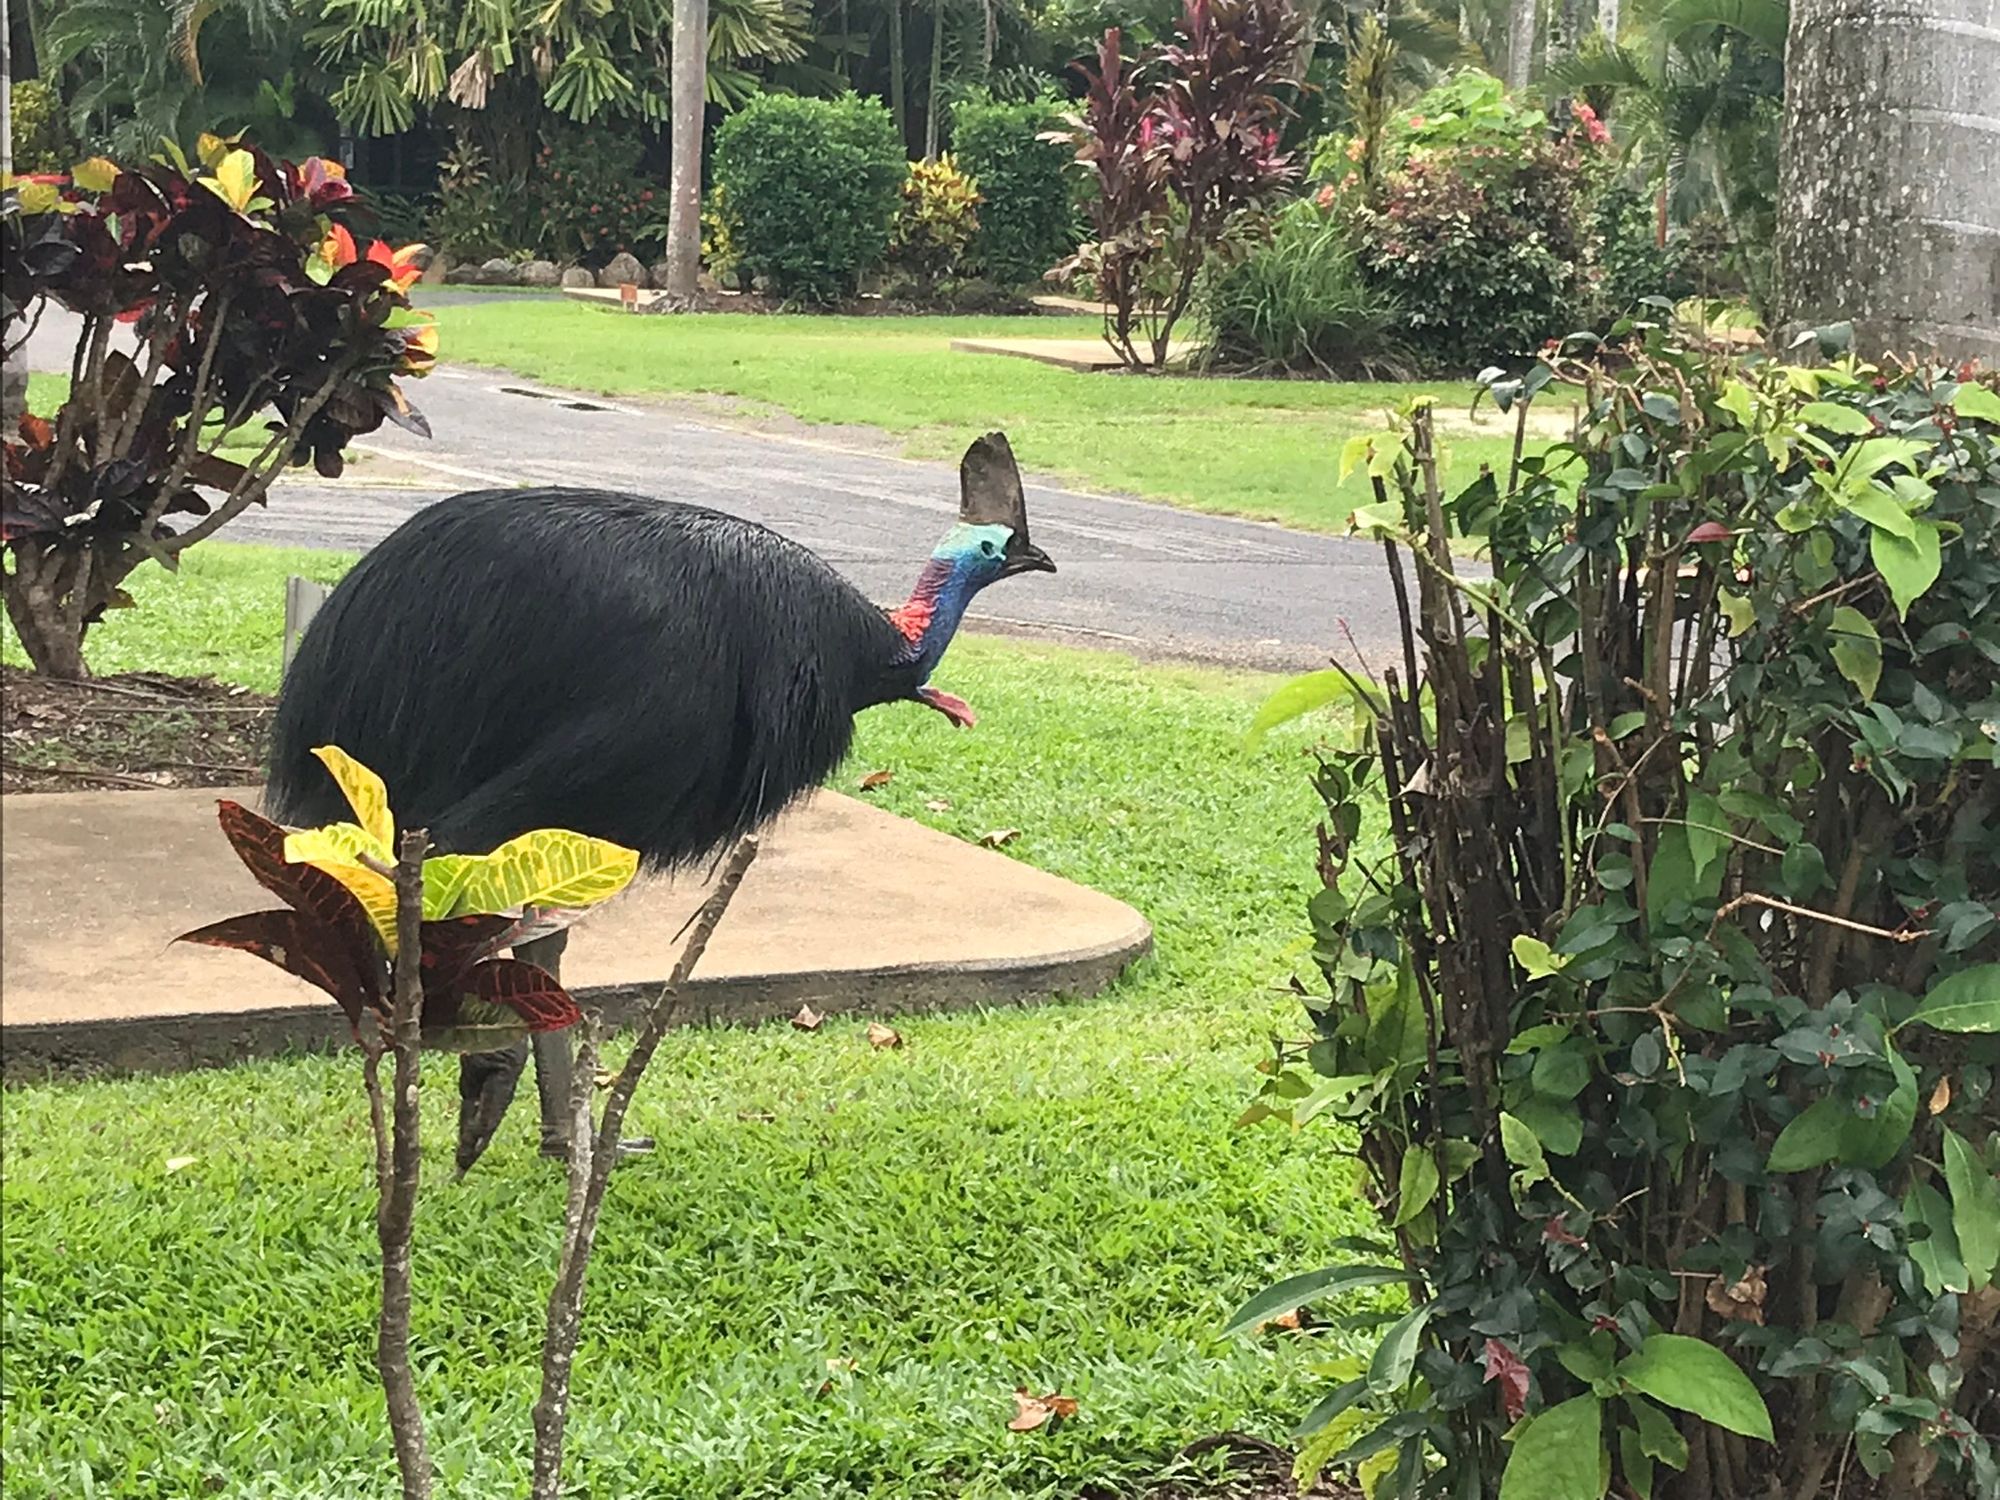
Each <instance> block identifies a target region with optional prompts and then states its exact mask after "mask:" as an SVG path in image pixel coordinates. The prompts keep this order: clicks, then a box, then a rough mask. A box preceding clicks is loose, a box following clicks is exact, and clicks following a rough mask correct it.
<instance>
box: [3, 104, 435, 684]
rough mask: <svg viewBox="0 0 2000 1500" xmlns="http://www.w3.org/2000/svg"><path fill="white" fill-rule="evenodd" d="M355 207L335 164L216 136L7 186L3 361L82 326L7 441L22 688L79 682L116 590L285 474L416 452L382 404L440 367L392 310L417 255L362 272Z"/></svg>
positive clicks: (431, 339) (416, 270)
mask: <svg viewBox="0 0 2000 1500" xmlns="http://www.w3.org/2000/svg"><path fill="white" fill-rule="evenodd" d="M353 200H354V194H353V190H352V189H351V188H350V187H349V185H348V183H347V181H346V177H345V174H344V172H343V170H342V169H341V167H340V166H339V164H337V163H335V162H329V161H323V160H319V159H313V160H309V161H306V162H303V163H298V164H294V163H291V162H284V161H276V160H273V159H272V158H271V157H269V156H267V155H265V154H264V153H263V152H262V151H260V150H258V149H257V148H256V147H255V146H252V145H249V144H247V143H245V142H243V141H241V140H224V139H221V138H218V137H215V136H204V137H203V138H202V140H201V143H200V146H199V149H198V151H197V159H196V160H194V161H190V160H188V159H187V158H186V157H185V156H184V155H183V154H182V153H181V151H180V150H179V148H178V147H176V146H174V145H172V144H171V143H168V144H167V145H166V147H165V149H164V153H163V154H162V155H160V156H158V157H156V158H154V159H153V160H151V161H148V162H144V163H141V164H138V165H129V166H124V167H121V166H118V165H116V164H114V163H112V162H110V161H107V160H105V159H103V158H97V159H95V160H92V161H87V162H84V163H82V164H80V165H79V166H77V167H76V168H75V169H74V170H73V171H72V172H71V174H70V178H69V182H68V185H67V186H64V187H59V186H57V185H55V184H52V183H48V182H42V181H32V182H23V183H18V184H15V183H10V184H8V191H7V193H6V201H5V210H4V225H5V245H4V270H5V283H6V289H5V294H4V303H0V312H4V314H5V320H6V329H7V333H6V342H7V346H8V349H9V350H10V351H12V350H13V349H15V348H17V347H18V346H19V344H20V343H21V342H22V341H24V340H25V339H26V337H27V336H28V334H29V333H30V332H32V331H33V329H34V327H35V325H36V324H37V323H38V322H39V320H40V318H41V315H42V313H43V311H44V310H45V308H46V307H47V306H48V305H49V304H51V303H53V304H55V305H57V306H60V307H63V308H67V309H68V310H69V311H70V312H72V313H75V314H78V315H79V316H80V318H81V325H80V329H79V333H78V337H77V343H76V347H75V351H74V354H73V356H72V358H71V361H70V379H69V390H68V394H67V396H66V398H65V399H64V400H63V402H62V404H61V406H60V408H59V409H58V410H57V411H56V413H55V415H54V417H53V419H45V418H44V417H42V416H37V415H34V414H32V413H25V412H24V413H21V414H19V416H18V420H17V421H16V422H15V425H14V429H13V430H11V431H9V432H7V433H6V434H5V466H6V477H7V485H6V495H5V500H4V504H0V555H4V558H5V564H6V569H5V575H4V595H5V599H6V604H7V613H8V616H9V618H10V619H11V620H12V622H13V624H14V628H15V630H16V631H17V632H18V633H19V635H20V638H21V644H22V646H23V648H24V649H25V650H26V652H27V655H28V658H29V660H30V661H31V662H32V663H33V664H34V666H35V667H36V669H37V670H39V671H43V672H47V673H50V674H52V675H55V676H62V677H80V676H83V675H84V673H85V666H84V659H83V640H84V636H85V634H86V632H87V631H88V629H89V627H90V626H91V625H92V624H93V623H95V622H96V621H97V620H98V619H99V618H100V617H101V616H102V614H103V612H104V611H105V610H106V609H111V608H120V607H125V606H128V605H130V603H131V599H130V597H129V596H128V595H127V594H126V593H125V591H124V589H123V584H124V581H125V579H126V578H127V576H128V575H130V573H131V572H132V570H133V569H134V568H136V567H138V566H139V565H140V564H141V563H143V562H145V561H146V560H147V559H148V558H151V559H153V560H155V561H157V562H159V563H161V564H162V565H163V566H165V567H167V568H170V569H171V568H174V567H175V566H177V561H178V558H179V555H180V553H181V552H183V551H184V550H186V549H187V548H188V547H190V546H192V545H193V544H194V543H196V542H198V541H201V540H202V539H203V538H205V537H208V536H211V535H213V534H214V533H215V532H216V531H217V530H219V529H220V528H221V527H222V526H224V525H226V524H227V523H228V522H229V521H230V520H232V519H233V518H234V517H236V516H237V515H240V514H241V513H242V512H243V511H244V510H245V509H247V508H248V507H249V506H251V505H254V504H259V503H262V501H263V499H264V496H265V492H266V491H267V490H268V489H269V487H270V485H271V482H272V480H273V479H275V478H276V477H277V475H278V474H279V473H280V472H281V471H282V470H283V469H284V468H285V467H286V466H287V465H289V464H294V463H304V462H307V461H308V460H310V461H311V462H312V463H313V464H314V466H315V467H316V468H317V469H318V470H319V472H320V473H322V474H325V475H329V476H331V475H336V474H338V473H339V472H340V469H341V463H342V453H343V450H344V449H345V448H346V446H347V444H348V442H349V441H350V440H351V439H352V438H354V437H356V436H358V435H360V434H363V433H368V432H372V431H374V430H375V429H376V428H378V427H379V426H381V424H382V423H383V422H384V421H385V420H387V421H393V422H396V423H398V424H399V425H401V426H404V427H407V428H410V429H412V430H413V431H416V432H419V433H422V434H424V435H426V436H428V434H429V428H428V427H427V426H426V425H425V423H424V420H423V418H422V417H421V416H419V415H418V414H417V412H416V411H415V410H413V409H412V407H411V406H410V404H409V401H408V400H407V398H406V397H405V396H404V394H403V392H402V390H401V389H400V387H399V386H398V384H397V380H398V377H400V376H405V375H422V374H424V373H425V372H426V371H427V370H428V369H429V367H430V364H431V361H432V359H433V357H434V356H435V353H436V347H437V331H436V329H435V327H434V326H433V325H432V323H431V322H430V320H429V318H428V315H426V314H424V313H420V312H418V311H416V310H414V309H413V308H412V307H411V306H410V302H409V296H408V292H409V288H410V286H411V284H412V283H413V282H414V281H415V280H416V279H417V277H418V275H419V274H420V270H421V268H420V265H419V264H418V262H419V260H420V259H421V256H420V252H421V249H422V247H421V246H409V247H405V248H403V249H400V250H392V249H391V248H390V247H389V246H387V245H385V244H383V243H381V242H380V241H377V242H375V243H374V244H373V245H371V246H370V247H369V248H368V249H367V250H366V251H365V252H364V251H362V250H361V249H360V248H359V246H358V245H357V243H356V241H355V239H354V236H353V233H352V230H351V229H350V228H349V227H347V225H346V224H344V223H341V222H339V220H340V219H341V218H343V217H345V216H348V215H350V214H352V213H354V212H355V211H356V210H355V205H354V201H353ZM121 325H122V326H121ZM9 417H10V419H13V418H14V417H15V414H14V413H11V412H10V413H9ZM260 420H261V422H262V424H263V425H262V427H261V429H260V428H257V427H254V426H252V425H250V424H255V423H258V422H259V421H260Z"/></svg>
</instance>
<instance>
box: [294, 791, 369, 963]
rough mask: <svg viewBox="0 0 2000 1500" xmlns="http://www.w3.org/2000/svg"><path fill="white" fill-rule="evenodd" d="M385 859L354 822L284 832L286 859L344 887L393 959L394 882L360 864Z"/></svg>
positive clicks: (363, 829)
mask: <svg viewBox="0 0 2000 1500" xmlns="http://www.w3.org/2000/svg"><path fill="white" fill-rule="evenodd" d="M364 854H365V855H367V856H368V857H369V858H371V859H374V860H377V861H379V862H383V863H386V862H387V854H386V851H385V850H384V849H383V847H382V845H381V844H380V842H378V841H377V839H376V838H375V836H374V835H373V834H372V833H370V832H369V831H368V830H367V829H365V828H362V827H360V826H359V825H358V824H354V823H329V824H327V826H326V827H324V828H305V829H301V830H299V831H298V832H296V833H288V834H286V835H285V858H286V859H287V860H289V861H291V862H292V863H293V864H295V865H311V866H312V867H313V868H314V869H315V870H319V871H321V872H323V873H324V874H327V875H331V876H332V877H333V878H334V879H335V880H337V881H339V882H340V883H341V884H342V885H343V886H345V887H346V888H347V890H348V892H349V894H351V895H352V896H353V897H354V899H355V900H356V901H359V902H360V903H361V909H362V910H363V911H364V912H366V913H367V914H368V923H369V925H370V926H371V927H373V928H374V929H375V932H376V935H377V936H378V937H380V938H381V939H382V946H383V947H384V948H386V949H387V950H388V951H389V955H390V956H391V957H392V958H393V957H394V956H395V953H396V883H395V881H393V880H391V879H390V878H389V877H388V876H387V875H384V874H382V873H381V872H380V871H378V870H371V869H369V868H368V866H367V865H366V864H365V863H363V861H362V856H363V855H364Z"/></svg>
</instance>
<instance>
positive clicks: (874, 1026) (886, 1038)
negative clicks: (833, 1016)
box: [868, 1021, 903, 1048]
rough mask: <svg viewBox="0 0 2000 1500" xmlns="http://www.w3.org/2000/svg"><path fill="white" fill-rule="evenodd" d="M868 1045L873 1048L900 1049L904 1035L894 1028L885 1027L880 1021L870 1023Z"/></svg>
mask: <svg viewBox="0 0 2000 1500" xmlns="http://www.w3.org/2000/svg"><path fill="white" fill-rule="evenodd" d="M868 1045H869V1046H871V1047H877V1048H880V1047H900V1046H902V1045H903V1033H902V1032H900V1031H898V1030H896V1028H895V1027H893V1026H884V1025H883V1024H882V1023H881V1022H880V1021H870V1022H869V1023H868Z"/></svg>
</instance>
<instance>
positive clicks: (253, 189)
mask: <svg viewBox="0 0 2000 1500" xmlns="http://www.w3.org/2000/svg"><path fill="white" fill-rule="evenodd" d="M201 184H202V186H203V187H205V188H207V189H208V190H209V191H210V192H211V193H214V194H215V196H216V197H218V198H220V199H221V200H222V201H223V202H224V203H227V204H228V205H229V206H230V207H231V208H233V209H235V210H236V211H237V212H238V213H239V214H240V213H243V212H244V211H245V210H247V209H248V208H249V207H250V201H251V199H253V198H255V197H256V196H257V159H256V158H255V157H254V156H252V155H251V154H250V153H249V152H248V151H230V152H226V153H225V154H224V155H223V157H222V158H221V160H219V161H217V162H216V163H215V175H214V176H213V177H204V178H202V179H201Z"/></svg>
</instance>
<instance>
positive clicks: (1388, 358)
mask: <svg viewBox="0 0 2000 1500" xmlns="http://www.w3.org/2000/svg"><path fill="white" fill-rule="evenodd" d="M1199 306H1200V309H1201V315H1202V322H1203V324H1204V326H1205V327H1206V330H1207V340H1206V342H1205V343H1204V345H1203V346H1202V359H1203V361H1204V362H1205V363H1207V364H1210V365H1221V366H1225V367H1228V368H1231V369H1239V370H1248V371H1252V372H1255V373H1260V374H1271V373H1311V374H1321V375H1332V376H1335V377H1346V376H1367V375H1373V374H1381V373H1384V372H1386V371H1391V370H1393V369H1394V367H1395V365H1396V358H1395V326H1396V322H1397V308H1396V305H1395V303H1394V302H1392V301H1391V300H1390V299H1389V298H1388V297H1387V296H1386V295H1384V294H1383V293H1382V292H1380V291H1378V290H1377V289H1376V288H1375V287H1374V286H1372V285H1370V283H1369V281H1368V279H1367V278H1366V277H1365V276H1364V275H1363V274H1362V271H1361V266H1360V262H1359V260H1358V258H1357V257H1356V255H1355V252H1354V246H1353V244H1352V242H1351V240H1350V238H1349V236H1348V234H1347V231H1346V229H1345V227H1344V226H1343V225H1342V224H1341V223H1340V222H1338V220H1337V219H1336V218H1335V217H1334V216H1333V215H1332V214H1330V213H1329V212H1328V210H1326V209H1324V208H1322V207H1320V205H1319V204H1318V203H1317V202H1316V201H1314V200H1313V199H1310V198H1302V199H1300V200H1298V201H1297V202H1295V203H1292V204H1289V205H1288V206H1287V207H1286V208H1285V210H1284V211H1283V212H1282V213H1281V214H1280V215H1279V216H1278V222H1277V224H1276V226H1275V227H1274V228H1273V230H1272V233H1271V238H1270V239H1269V240H1268V241H1266V242H1265V243H1263V244H1260V245H1258V246H1257V247H1256V248H1255V249H1253V250H1251V251H1250V252H1249V254H1248V255H1246V256H1245V257H1244V258H1243V259H1242V260H1239V261H1237V262H1235V263H1233V264H1221V265H1216V266H1212V267H1211V268H1210V269H1209V271H1208V273H1207V275H1206V276H1205V277H1204V278H1203V282H1202V290H1201V295H1200V298H1199Z"/></svg>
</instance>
